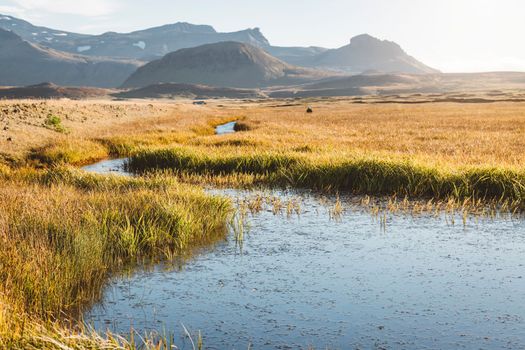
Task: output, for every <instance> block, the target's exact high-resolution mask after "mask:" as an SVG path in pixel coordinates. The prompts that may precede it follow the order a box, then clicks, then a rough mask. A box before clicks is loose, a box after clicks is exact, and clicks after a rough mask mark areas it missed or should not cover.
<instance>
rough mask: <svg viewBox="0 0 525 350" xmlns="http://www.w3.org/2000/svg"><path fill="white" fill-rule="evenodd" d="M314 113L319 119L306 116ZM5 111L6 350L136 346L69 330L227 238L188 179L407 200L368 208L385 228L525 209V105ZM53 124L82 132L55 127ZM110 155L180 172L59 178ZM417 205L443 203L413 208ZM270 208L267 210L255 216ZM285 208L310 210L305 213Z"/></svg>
mask: <svg viewBox="0 0 525 350" xmlns="http://www.w3.org/2000/svg"><path fill="white" fill-rule="evenodd" d="M307 105H311V106H312V107H313V110H314V113H312V114H307V113H305V111H306V106H307ZM6 109H7V110H8V112H9V113H8V114H7V124H8V125H9V127H8V129H7V130H4V131H0V196H1V198H2V201H0V212H2V214H3V215H2V216H0V244H1V245H0V246H1V248H0V280H2V281H5V283H4V284H2V285H1V286H0V347H7V348H17V349H18V348H19V349H25V348H44V349H66V348H74V349H77V348H78V349H80V348H93V349H99V348H108V349H113V348H115V349H133V348H134V346H133V344H130V343H129V342H127V341H126V340H124V339H121V338H118V337H116V336H113V335H107V336H104V337H100V336H99V335H97V334H95V333H93V332H90V331H89V330H85V329H81V328H79V327H78V325H75V324H74V325H73V326H67V325H64V324H63V323H62V322H60V320H62V319H63V317H62V315H63V313H66V314H71V313H73V314H74V313H75V312H78V311H80V310H81V309H82V308H83V307H85V306H86V305H89V304H90V303H91V302H93V301H95V300H97V299H98V298H99V297H100V291H101V288H102V286H103V285H104V283H105V282H106V281H107V279H108V278H109V277H110V276H111V275H113V274H116V273H119V271H121V270H122V269H125V268H127V267H133V266H134V265H136V264H141V263H144V262H145V261H155V260H158V259H166V258H167V259H170V258H173V257H175V256H180V255H184V254H186V253H189V252H191V251H192V250H193V248H194V247H196V246H199V245H201V244H206V243H208V242H209V241H210V240H213V239H215V238H217V237H221V233H217V232H223V231H221V229H224V225H225V223H226V222H227V221H228V219H229V217H230V216H231V213H230V206H229V204H228V202H227V201H224V199H219V198H214V197H209V196H207V195H205V194H204V193H203V192H202V191H201V190H199V189H198V188H195V187H192V186H190V185H185V184H181V183H179V182H178V181H183V182H188V183H193V184H199V185H200V184H209V183H212V184H215V185H219V186H231V185H233V186H253V185H278V186H294V187H309V188H316V189H322V190H332V191H341V192H352V193H365V194H371V195H374V194H386V195H392V196H393V197H392V198H402V199H401V200H393V201H391V202H390V201H388V204H387V205H386V207H385V205H383V204H382V205H378V204H376V203H375V202H374V200H373V199H368V201H369V203H362V204H364V205H370V207H371V208H372V209H371V210H374V208H377V212H378V215H379V213H380V212H381V211H382V210H383V209H384V208H391V209H392V210H408V209H407V208H409V207H410V208H411V209H410V210H414V211H416V212H417V211H418V210H430V211H431V210H441V209H442V208H445V209H446V210H449V209H450V208H452V209H450V210H456V209H457V208H462V209H464V210H465V211H466V210H467V209H469V210H470V208H472V207H474V208H479V207H480V206H482V205H483V203H484V201H485V200H489V201H491V203H492V207H491V208H492V209H491V210H492V211H497V210H498V209H503V210H509V211H513V210H523V208H525V206H524V203H525V175H524V174H525V167H524V164H525V138H524V137H523V135H525V103H494V104H451V103H442V104H424V105H407V104H403V105H402V104H374V105H363V104H354V103H351V101H350V100H343V99H321V100H305V101H260V102H238V101H237V102H236V101H215V102H214V101H211V102H210V103H208V105H207V106H198V107H197V106H193V105H192V104H191V102H188V101H182V102H180V101H179V102H176V103H165V102H162V103H161V102H110V101H94V102H93V101H89V102H88V101H82V102H73V101H53V102H34V101H15V102H6V101H0V111H2V110H6ZM50 114H51V115H56V116H58V117H60V119H61V123H62V124H63V127H64V128H65V129H67V131H68V134H67V135H64V134H62V133H60V132H57V131H56V130H50V128H49V127H46V125H45V120H46V118H47V116H48V115H50ZM233 120H241V121H242V122H241V123H239V124H238V127H237V130H238V131H239V132H238V133H236V134H232V135H223V136H215V135H213V134H214V127H215V125H217V124H220V123H225V122H229V121H233ZM2 122H4V123H5V122H6V119H5V118H4V119H2V120H0V130H2V126H3V124H1V123H2ZM7 137H12V141H7ZM108 156H132V160H133V161H132V164H133V163H134V166H135V167H136V168H138V169H143V170H148V171H149V170H151V169H152V168H160V169H165V170H166V172H165V173H158V174H157V175H152V176H151V177H149V178H136V179H120V178H115V177H101V176H94V175H87V174H83V173H82V172H80V171H75V170H72V169H68V168H56V165H57V164H62V165H63V164H73V165H83V164H86V163H89V162H92V161H95V160H98V159H102V158H105V157H108ZM35 162H36V163H35ZM7 164H9V166H7ZM24 166H26V168H24ZM34 166H38V167H45V168H47V169H48V170H35V169H34V168H33V167H34ZM171 175H176V176H175V177H176V178H177V179H179V180H178V181H177V180H176V179H175V177H173V176H171ZM396 196H397V197H396ZM409 197H410V198H411V199H412V198H427V197H429V198H428V199H420V200H419V201H417V202H410V203H411V204H407V203H408V201H407V198H409ZM432 197H433V199H430V198H432ZM366 198H368V197H366ZM261 205H262V204H261V200H260V199H259V200H255V201H253V202H252V203H250V204H249V205H248V206H247V210H250V211H254V210H255V211H256V210H257V208H258V207H260V206H261ZM272 207H273V208H274V209H275V210H279V211H283V212H284V211H286V212H287V213H294V212H299V211H300V205H299V206H296V205H295V204H290V203H288V204H286V203H276V202H272ZM414 208H415V209H414ZM343 212H344V205H343V204H342V203H341V202H339V201H337V202H336V203H335V204H334V206H333V208H332V209H331V211H330V213H331V215H332V216H333V218H334V219H337V218H338V217H339V216H340V215H341V214H342V213H343ZM242 215H244V214H242V213H241V216H240V217H238V218H237V219H238V221H239V222H242V221H243V217H242ZM241 229H242V228H241ZM222 234H223V233H222ZM242 236H243V232H242V231H239V234H238V235H237V237H238V239H239V240H240V241H242ZM57 322H58V323H57ZM164 345H165V344H164Z"/></svg>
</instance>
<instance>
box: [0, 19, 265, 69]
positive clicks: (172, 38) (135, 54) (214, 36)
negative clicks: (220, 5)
mask: <svg viewBox="0 0 525 350" xmlns="http://www.w3.org/2000/svg"><path fill="white" fill-rule="evenodd" d="M0 28H3V29H8V30H12V31H13V32H15V33H17V34H18V35H20V36H21V37H22V38H23V39H24V40H27V41H29V42H32V43H36V44H39V45H41V46H45V47H48V48H52V49H55V50H60V51H66V52H69V53H77V54H78V53H81V54H83V55H86V56H107V57H119V58H128V59H139V60H153V59H157V58H160V57H162V56H164V55H165V54H167V53H169V52H173V51H177V50H179V49H182V48H188V47H196V46H200V45H204V44H210V43H217V42H222V41H238V42H242V43H247V44H250V45H253V46H258V47H267V46H269V45H270V44H269V43H268V40H267V39H266V38H265V37H264V35H263V34H262V33H261V32H260V30H259V29H258V28H254V29H246V30H241V31H238V32H232V33H219V32H217V31H216V30H215V29H214V28H213V27H211V26H208V25H194V24H190V23H175V24H168V25H164V26H160V27H155V28H149V29H145V30H139V31H135V32H131V33H115V32H108V33H104V34H100V35H86V34H78V33H71V32H67V31H62V30H57V29H52V28H47V27H39V26H34V25H32V24H31V23H29V22H27V21H24V20H21V19H18V18H15V17H12V16H4V15H0Z"/></svg>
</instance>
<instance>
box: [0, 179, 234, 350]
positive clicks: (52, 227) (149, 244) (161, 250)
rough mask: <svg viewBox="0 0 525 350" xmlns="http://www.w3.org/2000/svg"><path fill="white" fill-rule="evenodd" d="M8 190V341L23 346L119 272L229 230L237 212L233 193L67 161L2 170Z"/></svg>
mask: <svg viewBox="0 0 525 350" xmlns="http://www.w3.org/2000/svg"><path fill="white" fill-rule="evenodd" d="M0 196H1V198H2V201H0V212H2V216H1V217H0V246H1V247H2V249H0V280H1V281H2V285H1V286H0V302H1V303H2V305H1V306H2V307H1V308H0V315H2V317H1V318H0V347H8V348H20V349H22V348H26V347H25V346H26V345H27V344H26V343H27V342H29V343H28V344H30V343H31V342H33V341H36V340H38V339H36V340H35V339H34V337H35V334H34V333H31V332H37V333H38V329H40V330H49V328H48V326H47V325H49V324H53V327H52V328H53V329H54V328H56V327H57V326H56V324H54V323H52V322H53V321H54V320H60V319H63V318H64V317H68V316H69V317H72V316H74V315H77V314H79V312H80V311H81V310H82V309H83V308H84V307H86V306H87V305H90V304H91V303H92V302H95V301H97V300H99V298H100V297H101V291H102V288H103V286H104V284H105V283H106V282H107V280H108V278H110V276H112V275H114V274H115V273H118V272H119V271H121V270H123V269H126V268H129V267H133V266H134V265H137V264H143V263H144V262H155V261H158V260H161V259H166V258H173V257H184V256H187V255H190V254H191V252H192V251H193V250H194V249H195V248H196V247H199V246H202V245H204V244H209V243H210V242H213V241H216V240H217V239H220V238H222V237H224V236H225V233H226V223H227V222H228V220H229V217H230V215H231V205H230V203H229V201H228V200H226V199H223V198H220V197H213V196H209V195H207V194H205V193H204V192H203V191H202V190H200V189H198V188H195V187H192V186H189V185H183V184H179V183H177V182H176V181H174V180H173V179H167V178H161V177H156V178H151V179H126V178H120V177H104V176H96V175H86V174H83V173H82V172H80V171H74V170H68V169H51V170H47V171H36V170H34V169H25V170H11V171H3V172H2V175H1V176H0ZM19 315H30V316H27V317H22V318H20V316H19ZM33 320H38V322H36V323H35V322H34V321H33ZM39 322H40V323H39ZM49 322H51V323H49ZM42 325H46V326H42ZM42 327H44V328H42ZM29 328H31V330H30V331H28V330H29ZM63 332H65V330H63ZM50 333H52V334H54V335H55V336H57V337H59V336H60V334H59V333H57V332H50ZM93 334H94V333H93ZM93 334H92V335H93ZM77 335H78V334H77ZM84 335H85V334H84ZM43 336H44V335H43V334H42V335H40V336H39V337H40V338H42V337H43ZM75 337H76V336H75ZM90 338H93V337H92V336H91V337H89V336H85V337H84V338H83V337H82V336H80V335H78V340H79V341H80V343H79V344H81V343H82V342H83V341H86V342H87V341H89V339H90ZM53 339H55V338H53ZM40 340H42V339H40ZM55 340H57V339H55ZM57 341H59V340H57ZM94 343H97V342H96V341H94ZM122 344H123V343H122ZM48 345H49V347H48V348H60V347H59V346H53V344H48ZM55 345H56V344H55ZM99 345H100V344H99ZM35 348H38V347H36V346H35ZM76 348H83V347H82V346H78V347H76ZM92 348H102V346H100V347H92Z"/></svg>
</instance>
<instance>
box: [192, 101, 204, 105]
mask: <svg viewBox="0 0 525 350" xmlns="http://www.w3.org/2000/svg"><path fill="white" fill-rule="evenodd" d="M193 104H194V105H205V104H206V102H205V101H195V102H193Z"/></svg>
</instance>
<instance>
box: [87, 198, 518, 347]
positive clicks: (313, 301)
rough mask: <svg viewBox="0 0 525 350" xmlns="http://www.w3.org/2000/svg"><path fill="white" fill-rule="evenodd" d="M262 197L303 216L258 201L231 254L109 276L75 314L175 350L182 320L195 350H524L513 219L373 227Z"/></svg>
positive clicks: (351, 214) (415, 220)
mask: <svg viewBox="0 0 525 350" xmlns="http://www.w3.org/2000/svg"><path fill="white" fill-rule="evenodd" d="M213 192H214V193H216V194H222V195H227V196H231V197H232V198H244V197H246V196H249V195H252V194H251V193H250V192H244V191H237V190H224V191H223V190H214V191H213ZM271 195H273V196H277V197H279V198H281V199H282V200H283V201H286V200H288V199H291V198H294V199H296V200H300V202H301V205H300V206H301V214H300V215H296V214H293V215H292V216H288V215H286V213H282V214H275V213H274V212H273V211H272V210H270V209H269V208H268V210H263V211H262V212H260V213H257V214H253V215H249V216H248V223H249V233H248V234H247V235H246V236H245V237H244V242H243V246H242V249H240V247H239V245H238V244H237V243H236V240H235V239H234V237H233V236H231V237H230V238H229V239H228V240H227V241H225V242H222V243H220V244H218V245H216V246H214V247H211V248H209V249H208V250H206V251H203V252H201V253H200V254H199V255H197V256H196V257H195V258H194V259H192V260H191V261H189V262H188V263H187V264H185V265H184V266H183V267H182V268H181V269H178V268H177V269H173V268H168V267H167V266H157V267H156V268H155V269H153V270H152V271H151V270H150V271H139V272H136V273H135V274H134V275H132V276H131V277H128V278H122V279H118V280H115V281H113V282H112V283H111V284H110V285H109V286H108V287H107V289H106V291H105V294H104V295H105V296H104V300H103V302H102V303H101V304H99V305H97V306H95V307H94V308H93V309H92V310H91V311H90V312H89V313H87V314H86V315H85V317H86V320H87V321H88V322H89V323H92V324H93V325H94V326H95V327H96V328H97V329H99V330H105V329H107V328H109V329H111V330H113V331H118V332H123V333H126V332H129V330H130V327H133V328H134V329H136V330H137V331H139V333H144V332H145V331H149V330H166V331H167V332H173V334H174V336H175V339H176V344H177V345H178V346H179V348H182V349H191V344H190V342H189V340H188V339H187V337H185V336H184V332H183V326H182V325H184V327H186V328H187V329H188V330H189V331H190V333H191V334H192V335H194V336H195V334H197V331H199V330H201V331H202V335H203V338H204V345H205V348H206V349H248V348H249V346H251V348H252V349H308V348H309V347H313V348H315V349H525V322H524V317H525V302H524V301H525V278H524V277H525V266H524V265H525V260H524V257H525V222H524V221H521V220H490V219H479V220H476V219H471V220H469V221H468V222H467V224H466V225H463V224H462V223H461V224H456V225H452V224H451V220H450V218H447V217H446V216H445V215H443V216H439V217H430V216H417V217H414V216H412V215H402V214H399V215H398V214H389V215H388V217H387V225H386V230H385V227H384V226H383V225H381V224H380V222H379V220H378V219H377V218H375V217H374V216H372V215H370V214H369V213H368V212H366V211H365V210H360V209H356V208H354V209H352V210H348V211H347V212H346V213H345V214H344V215H343V216H342V217H341V219H340V220H333V219H331V218H330V215H329V213H328V211H329V208H330V206H331V205H332V203H331V201H333V199H332V200H331V199H321V198H319V197H318V196H316V195H314V194H308V193H300V194H299V193H294V192H273V193H271ZM297 198H300V199H297ZM343 202H344V201H343ZM456 222H461V220H460V219H459V218H457V220H456Z"/></svg>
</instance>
